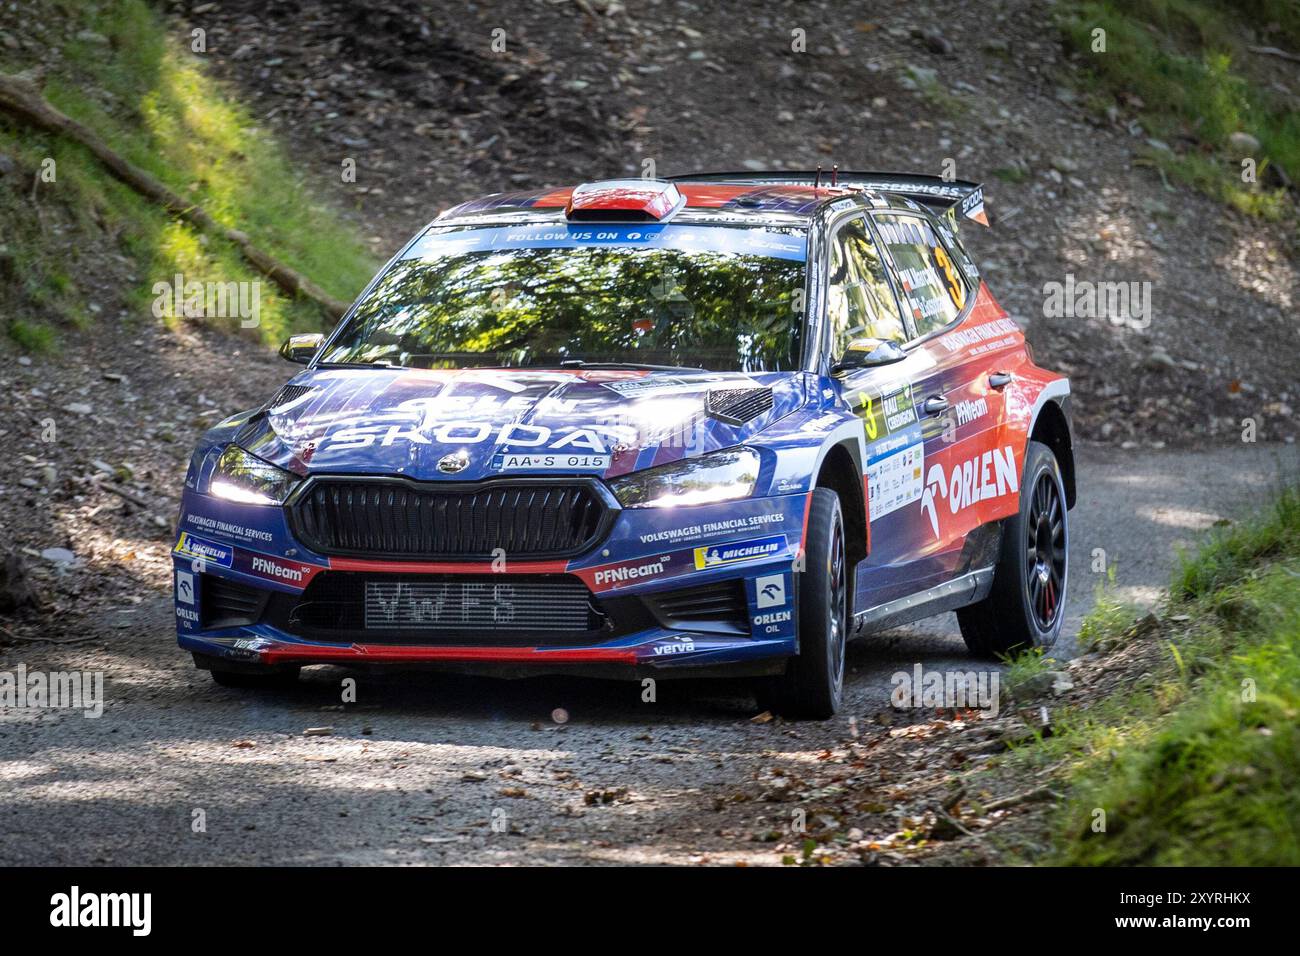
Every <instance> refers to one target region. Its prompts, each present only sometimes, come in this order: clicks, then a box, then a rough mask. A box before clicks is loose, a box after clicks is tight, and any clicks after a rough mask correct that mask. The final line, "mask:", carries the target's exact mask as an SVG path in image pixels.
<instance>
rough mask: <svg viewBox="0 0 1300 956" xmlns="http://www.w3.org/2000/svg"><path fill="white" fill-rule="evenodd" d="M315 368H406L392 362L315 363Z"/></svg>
mask: <svg viewBox="0 0 1300 956" xmlns="http://www.w3.org/2000/svg"><path fill="white" fill-rule="evenodd" d="M316 367H317V368H407V367H408V366H405V365H394V364H393V363H392V362H317V363H316Z"/></svg>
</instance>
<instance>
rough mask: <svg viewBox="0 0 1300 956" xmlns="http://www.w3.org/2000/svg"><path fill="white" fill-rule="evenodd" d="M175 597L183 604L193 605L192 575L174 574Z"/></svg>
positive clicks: (184, 572)
mask: <svg viewBox="0 0 1300 956" xmlns="http://www.w3.org/2000/svg"><path fill="white" fill-rule="evenodd" d="M176 597H177V598H178V599H179V600H180V601H181V602H182V603H184V604H193V603H194V575H193V574H191V573H190V572H189V571H177V572H176Z"/></svg>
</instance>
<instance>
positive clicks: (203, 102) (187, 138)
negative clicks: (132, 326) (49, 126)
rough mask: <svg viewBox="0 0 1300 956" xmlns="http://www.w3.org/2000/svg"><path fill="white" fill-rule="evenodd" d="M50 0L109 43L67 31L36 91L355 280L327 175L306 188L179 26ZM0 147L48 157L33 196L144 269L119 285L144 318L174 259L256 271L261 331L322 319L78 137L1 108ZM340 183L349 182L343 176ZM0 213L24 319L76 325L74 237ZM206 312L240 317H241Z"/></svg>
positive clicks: (351, 288) (244, 221) (116, 6)
mask: <svg viewBox="0 0 1300 956" xmlns="http://www.w3.org/2000/svg"><path fill="white" fill-rule="evenodd" d="M57 7H58V8H59V9H60V10H61V11H62V12H63V13H64V14H65V15H67V16H70V17H72V18H73V19H74V22H75V23H76V26H77V29H79V30H92V31H94V32H96V33H99V34H101V35H102V36H105V37H107V38H108V39H109V41H110V43H111V48H106V47H105V46H104V45H103V44H98V43H93V42H87V41H84V40H69V41H67V42H66V43H65V45H64V47H63V60H62V62H61V63H59V64H58V67H57V69H56V72H54V73H53V74H52V75H50V76H49V77H48V78H47V80H46V83H45V88H44V94H45V96H46V98H47V99H48V100H49V101H50V102H51V103H52V104H53V105H55V106H56V107H57V108H59V109H60V110H62V111H63V112H65V113H67V114H68V115H69V116H72V117H73V118H75V119H77V120H79V121H81V122H82V123H85V124H86V125H87V126H89V127H90V128H91V129H93V130H94V131H95V132H96V133H98V134H99V135H100V136H101V137H102V138H104V139H105V140H106V141H107V142H108V143H109V145H110V146H112V148H113V149H114V150H116V151H117V152H118V153H119V154H121V155H122V156H123V157H124V158H126V159H128V160H129V161H130V162H132V163H134V164H135V165H137V166H139V167H140V168H142V169H144V170H146V171H147V172H149V173H150V174H152V175H153V176H155V177H156V178H157V179H159V180H161V181H162V182H163V183H165V184H166V185H167V186H169V187H170V188H171V189H172V190H173V191H175V192H176V193H178V194H180V195H181V196H184V197H186V198H188V199H192V200H193V201H194V202H195V203H196V204H198V205H201V206H202V207H203V208H204V209H205V210H207V211H208V212H209V213H210V214H211V215H212V216H213V217H214V218H215V219H216V220H217V221H218V222H220V223H222V224H223V225H225V226H229V227H233V228H236V229H239V230H242V231H243V232H245V233H247V234H248V235H249V236H250V238H251V239H252V241H253V242H254V243H255V244H257V245H259V246H260V247H261V248H263V249H265V250H266V251H267V252H269V253H271V254H272V255H274V256H276V257H278V258H280V259H282V260H283V261H284V262H286V263H287V264H288V265H290V266H291V267H293V268H295V269H297V270H299V271H300V272H302V273H304V274H305V275H307V276H308V277H310V278H312V279H313V280H315V281H316V282H317V283H318V284H319V285H320V286H322V287H323V288H324V289H325V290H326V291H328V292H330V293H331V294H333V295H335V296H336V297H338V298H342V299H350V298H351V297H352V296H354V295H355V294H356V293H357V292H358V291H359V290H360V289H361V287H362V286H363V285H364V283H365V282H366V280H368V279H369V278H370V276H371V274H373V272H374V270H375V268H376V267H377V265H378V263H377V261H376V260H375V259H374V258H373V257H372V256H371V255H370V253H369V252H368V251H367V250H366V249H365V247H364V245H363V244H362V242H361V240H360V237H359V236H358V235H357V234H356V232H355V230H354V229H352V228H351V227H350V226H348V225H347V224H345V223H343V222H341V221H340V219H339V218H338V217H337V215H335V214H334V213H333V212H332V211H330V210H329V209H328V208H327V207H325V206H323V205H322V204H321V203H320V202H319V201H317V198H316V197H317V195H322V194H323V193H324V191H325V190H328V189H330V188H333V187H335V186H336V184H334V183H329V182H325V183H319V184H311V187H310V188H309V185H308V184H307V183H306V182H304V181H303V179H302V177H301V176H300V175H299V174H298V173H297V172H296V171H295V170H294V168H293V166H292V165H291V164H290V162H289V161H288V159H287V158H286V156H285V153H284V151H283V149H281V147H280V146H279V145H278V144H277V143H276V142H275V141H274V139H273V138H272V137H271V136H270V134H269V133H267V132H266V131H265V130H263V129H261V128H259V127H258V126H257V125H256V124H254V123H253V122H252V120H251V119H250V118H249V116H248V115H247V113H246V112H245V111H244V110H243V108H242V107H241V106H240V104H239V103H238V102H237V100H236V99H235V98H234V97H233V96H232V95H230V93H229V92H228V91H226V90H225V89H223V88H222V87H221V86H220V85H219V84H218V83H216V82H215V81H214V80H213V79H212V78H211V77H209V76H208V75H207V73H206V71H205V70H204V68H203V64H202V58H201V57H199V56H196V55H194V54H191V53H190V52H189V50H188V47H187V46H185V45H184V42H183V41H184V39H185V38H183V37H169V36H168V35H167V33H166V31H165V29H164V26H163V23H162V21H161V19H160V18H159V16H158V15H157V13H156V12H155V11H154V10H153V9H152V8H151V7H150V6H149V5H147V4H146V3H144V2H143V0H120V2H116V3H112V4H102V5H98V6H96V5H83V4H81V3H71V2H68V0H64V2H60V3H58V4H57ZM72 32H76V31H75V30H74V31H72ZM0 150H3V151H5V152H7V153H10V154H11V155H14V156H16V157H17V158H18V159H19V161H20V162H21V163H22V164H23V165H24V166H26V167H27V168H29V169H34V168H37V167H38V165H39V163H40V161H41V160H42V159H43V158H44V157H47V156H48V157H52V158H53V159H54V160H55V162H56V163H57V170H58V179H57V183H55V184H44V185H42V186H41V188H40V196H41V201H42V202H43V203H50V202H60V203H62V204H63V205H64V206H65V207H66V208H68V209H69V210H72V215H74V216H75V217H77V219H78V223H79V231H80V229H81V228H84V230H85V231H86V232H87V233H89V234H90V236H98V235H99V234H100V232H101V230H102V232H104V233H107V234H108V235H110V236H113V237H114V238H115V241H116V244H117V246H118V248H120V249H122V250H124V251H125V252H126V253H127V254H128V255H129V256H130V257H131V258H132V259H133V260H135V262H136V263H137V266H138V268H136V269H135V270H134V271H135V272H136V273H137V275H138V278H139V280H140V281H139V284H138V285H137V286H136V287H135V288H133V289H131V290H130V295H129V297H128V300H129V301H128V304H129V306H130V308H131V310H132V312H133V313H137V314H139V315H141V316H143V317H147V318H149V319H150V320H152V309H153V306H154V300H155V294H154V292H153V291H152V289H153V286H154V284H155V283H157V282H171V281H172V279H173V276H174V275H176V274H177V273H181V274H182V275H183V276H184V279H185V281H187V282H191V281H198V282H202V283H208V282H222V283H225V282H253V281H258V282H260V288H259V291H260V313H261V323H260V325H259V327H258V328H257V329H255V330H253V331H252V332H251V333H250V332H246V333H245V334H252V335H254V336H256V337H258V338H260V339H261V340H262V341H265V342H267V343H271V344H274V343H278V342H279V341H280V340H282V339H283V337H284V336H286V335H287V334H289V333H291V332H295V331H305V330H316V329H319V328H321V327H322V324H323V322H324V321H325V320H324V319H323V317H322V316H321V314H320V312H319V310H318V309H317V307H315V306H314V305H313V304H312V303H310V302H308V301H306V300H297V299H294V298H291V297H289V296H287V295H286V294H285V293H283V292H282V291H281V290H279V288H278V287H276V286H275V285H274V284H273V283H271V282H270V281H269V280H267V279H265V277H263V276H261V275H260V274H258V273H257V272H256V271H255V270H253V269H252V268H251V267H250V266H249V265H248V264H247V263H246V262H245V261H244V260H243V259H242V257H241V256H240V254H239V252H238V249H237V248H236V247H235V246H233V245H232V244H230V243H228V242H226V241H225V240H223V239H219V238H217V237H215V236H211V237H209V236H205V235H201V234H200V232H199V231H198V230H196V229H195V228H194V227H192V226H190V225H188V224H186V223H184V222H181V221H179V220H176V219H173V218H172V217H171V216H169V215H167V214H166V213H165V212H163V211H162V210H160V209H159V208H158V207H157V206H155V205H153V204H151V203H149V202H148V201H146V200H144V199H143V198H141V197H140V196H138V195H137V194H135V193H134V192H133V191H131V190H130V189H129V188H128V187H126V186H124V185H122V184H121V183H119V182H117V181H116V180H115V179H113V178H112V177H110V176H109V175H108V174H107V173H106V172H105V171H104V170H103V169H102V168H101V167H100V165H99V164H98V163H97V162H96V161H95V160H94V159H93V158H92V157H91V156H90V155H89V154H88V153H87V152H86V151H85V150H83V149H82V148H80V147H78V146H76V145H73V144H71V143H69V142H66V141H64V140H61V139H59V138H57V137H53V136H48V135H44V134H39V133H35V132H33V131H31V130H30V129H27V128H24V127H21V126H19V125H16V124H12V123H4V122H0ZM337 188H339V189H343V188H345V187H344V186H343V185H342V184H341V183H340V184H337ZM23 199H24V197H22V196H21V195H20V194H18V193H14V192H10V193H8V194H7V195H4V194H0V203H8V204H10V205H15V204H18V203H21V202H23ZM6 213H8V214H9V215H6ZM0 217H3V218H5V219H6V220H8V221H16V222H18V223H19V224H20V225H19V228H18V230H17V234H16V235H14V236H12V237H10V236H6V238H5V241H6V242H7V244H8V245H9V246H10V251H11V253H12V254H13V256H14V258H15V260H16V262H17V264H18V265H19V267H20V268H21V269H22V274H23V276H24V277H25V279H24V283H25V287H24V290H23V292H24V299H25V303H23V306H24V307H23V311H24V312H25V313H27V315H26V317H24V318H22V320H21V321H22V322H23V323H25V325H31V324H32V323H39V322H40V321H41V319H40V318H39V317H40V316H50V315H52V316H55V317H57V320H58V322H60V323H62V324H67V323H72V324H73V325H74V326H76V325H77V324H78V323H81V327H83V328H84V327H85V325H84V323H85V309H84V307H83V301H82V296H83V294H84V293H83V292H79V291H78V289H77V288H76V282H75V281H74V280H75V277H76V276H77V269H76V260H77V255H76V253H75V252H73V251H70V250H69V248H68V247H69V245H70V244H69V243H68V242H67V241H66V239H64V240H63V241H59V237H55V236H51V235H49V234H48V233H46V232H43V231H42V229H41V228H40V225H39V224H37V223H34V222H32V220H33V216H32V213H31V210H30V208H29V207H28V208H26V209H10V210H6V209H3V208H0ZM171 311H172V310H170V307H169V308H168V309H167V310H166V314H165V315H164V316H163V319H164V321H165V322H167V323H174V322H177V321H186V320H184V319H183V318H178V317H177V316H175V315H172V314H171ZM188 321H194V320H188ZM203 321H209V322H213V323H214V324H218V325H221V326H223V327H225V328H228V329H230V330H238V327H239V320H238V318H231V319H228V320H221V319H204V320H203ZM9 332H10V337H11V338H13V339H15V341H17V342H18V343H19V344H20V345H22V346H23V347H28V344H27V343H29V342H30V341H31V340H32V338H31V336H30V334H29V333H28V332H15V325H14V323H13V322H12V321H11V323H10V328H9Z"/></svg>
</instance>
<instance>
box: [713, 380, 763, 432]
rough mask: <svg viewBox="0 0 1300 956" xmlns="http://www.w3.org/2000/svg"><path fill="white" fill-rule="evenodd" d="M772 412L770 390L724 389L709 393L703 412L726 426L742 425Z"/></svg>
mask: <svg viewBox="0 0 1300 956" xmlns="http://www.w3.org/2000/svg"><path fill="white" fill-rule="evenodd" d="M771 410H772V390H771V389H770V388H726V389H718V390H716V391H710V392H709V395H708V397H707V398H706V399H705V400H704V411H705V412H706V413H707V414H708V415H709V416H710V417H711V418H716V419H717V420H718V421H720V422H726V423H727V424H728V425H743V424H745V423H746V422H752V421H753V420H754V419H755V418H757V417H758V416H759V415H764V414H766V413H767V412H770V411H771Z"/></svg>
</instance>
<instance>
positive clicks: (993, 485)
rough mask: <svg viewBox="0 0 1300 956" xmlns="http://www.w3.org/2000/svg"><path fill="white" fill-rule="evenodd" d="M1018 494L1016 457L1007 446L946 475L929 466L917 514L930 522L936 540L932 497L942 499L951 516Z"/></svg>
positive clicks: (938, 467) (936, 466)
mask: <svg viewBox="0 0 1300 956" xmlns="http://www.w3.org/2000/svg"><path fill="white" fill-rule="evenodd" d="M1019 490H1020V473H1019V471H1018V470H1017V469H1016V454H1015V452H1014V451H1013V450H1012V448H1011V446H1010V445H1006V446H1004V447H1002V448H994V449H991V450H989V451H986V452H984V453H983V454H982V455H976V456H974V457H973V458H968V459H966V460H965V461H963V462H960V463H958V464H957V465H954V466H953V469H952V472H951V473H950V474H945V473H944V468H943V465H942V464H939V463H935V464H933V465H931V466H930V470H929V472H928V473H927V474H926V476H925V490H924V491H923V492H921V510H922V511H923V512H925V514H926V516H927V517H928V518H929V519H930V528H931V530H932V531H934V536H935V537H936V538H938V537H939V509H938V506H937V505H936V504H935V498H936V496H937V497H939V498H946V499H947V501H948V510H949V512H951V513H952V514H954V515H955V514H957V512H959V511H962V510H963V509H965V508H969V507H970V506H971V505H973V504H976V503H977V502H980V501H987V500H989V499H991V498H1001V497H1002V496H1003V495H1006V494H1015V493H1016V492H1018V491H1019Z"/></svg>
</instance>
